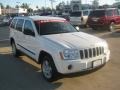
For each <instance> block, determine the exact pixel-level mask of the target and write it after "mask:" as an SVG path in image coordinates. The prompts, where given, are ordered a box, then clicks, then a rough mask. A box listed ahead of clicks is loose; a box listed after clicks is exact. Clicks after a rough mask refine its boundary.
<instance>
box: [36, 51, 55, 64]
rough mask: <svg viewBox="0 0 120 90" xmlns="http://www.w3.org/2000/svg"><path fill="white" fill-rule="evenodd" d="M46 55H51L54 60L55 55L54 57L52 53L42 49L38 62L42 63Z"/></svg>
mask: <svg viewBox="0 0 120 90" xmlns="http://www.w3.org/2000/svg"><path fill="white" fill-rule="evenodd" d="M44 56H49V57H50V58H51V59H52V60H53V57H52V55H51V54H50V53H48V52H46V51H44V50H42V51H40V53H39V58H38V63H39V64H41V62H42V60H43V58H44Z"/></svg>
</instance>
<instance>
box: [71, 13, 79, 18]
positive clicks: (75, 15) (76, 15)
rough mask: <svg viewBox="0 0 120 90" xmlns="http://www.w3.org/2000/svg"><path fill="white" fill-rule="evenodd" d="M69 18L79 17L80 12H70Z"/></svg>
mask: <svg viewBox="0 0 120 90" xmlns="http://www.w3.org/2000/svg"><path fill="white" fill-rule="evenodd" d="M70 16H73V17H81V12H72V13H71V14H70Z"/></svg>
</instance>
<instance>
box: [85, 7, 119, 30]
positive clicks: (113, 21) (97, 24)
mask: <svg viewBox="0 0 120 90" xmlns="http://www.w3.org/2000/svg"><path fill="white" fill-rule="evenodd" d="M87 24H88V25H89V27H91V28H92V29H94V30H96V29H98V28H105V29H108V30H109V31H113V30H114V29H115V26H118V25H119V24H120V15H119V11H118V9H116V8H108V9H97V10H93V11H91V13H90V15H89V17H88V21H87Z"/></svg>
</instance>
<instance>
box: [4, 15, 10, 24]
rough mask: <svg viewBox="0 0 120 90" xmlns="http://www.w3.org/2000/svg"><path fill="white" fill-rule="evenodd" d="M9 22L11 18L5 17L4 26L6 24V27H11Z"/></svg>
mask: <svg viewBox="0 0 120 90" xmlns="http://www.w3.org/2000/svg"><path fill="white" fill-rule="evenodd" d="M9 20H10V17H7V16H5V17H4V18H3V24H4V25H9Z"/></svg>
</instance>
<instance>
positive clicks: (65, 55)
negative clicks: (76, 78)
mask: <svg viewBox="0 0 120 90" xmlns="http://www.w3.org/2000/svg"><path fill="white" fill-rule="evenodd" d="M60 56H61V58H62V59H64V60H76V59H79V57H80V56H79V51H78V50H76V49H66V50H64V51H63V52H61V53H60Z"/></svg>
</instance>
